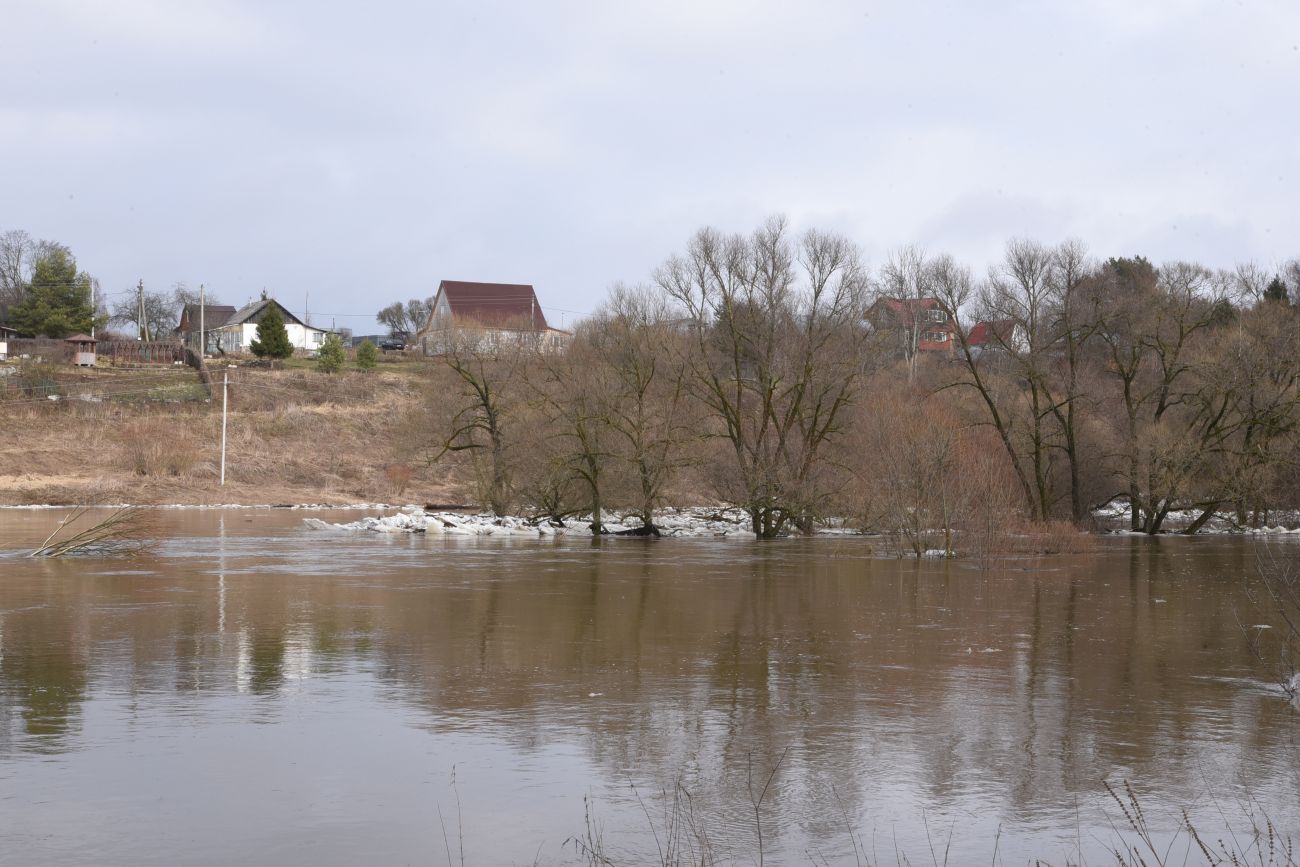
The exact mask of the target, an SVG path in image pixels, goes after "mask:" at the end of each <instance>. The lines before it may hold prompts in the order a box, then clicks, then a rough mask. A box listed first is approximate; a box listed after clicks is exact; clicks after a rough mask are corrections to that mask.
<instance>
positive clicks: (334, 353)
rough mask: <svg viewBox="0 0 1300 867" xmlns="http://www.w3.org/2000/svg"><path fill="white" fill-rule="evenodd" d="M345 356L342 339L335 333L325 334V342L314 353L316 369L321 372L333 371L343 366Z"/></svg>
mask: <svg viewBox="0 0 1300 867" xmlns="http://www.w3.org/2000/svg"><path fill="white" fill-rule="evenodd" d="M346 358H347V353H346V352H344V350H343V340H342V339H341V338H340V337H339V336H338V335H337V334H327V335H325V342H324V343H323V344H321V348H320V349H319V350H318V351H317V353H316V369H317V370H319V371H321V372H322V373H335V372H337V371H338V370H339V369H340V368H342V367H343V362H344V360H345V359H346Z"/></svg>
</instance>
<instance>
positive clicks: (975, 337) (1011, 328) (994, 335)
mask: <svg viewBox="0 0 1300 867" xmlns="http://www.w3.org/2000/svg"><path fill="white" fill-rule="evenodd" d="M1015 331H1016V321H1015V320H1014V319H997V320H992V321H984V322H976V323H975V327H974V328H972V329H971V330H970V336H968V337H967V338H966V342H967V343H969V344H970V345H971V346H983V345H984V344H986V343H992V342H993V341H995V340H996V341H997V342H998V343H1000V344H1004V345H1005V344H1009V343H1011V338H1012V336H1013V335H1014V334H1015Z"/></svg>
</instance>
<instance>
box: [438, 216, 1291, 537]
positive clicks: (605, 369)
mask: <svg viewBox="0 0 1300 867" xmlns="http://www.w3.org/2000/svg"><path fill="white" fill-rule="evenodd" d="M1265 278H1267V279H1265ZM1287 281H1290V285H1288V282H1287ZM1279 287H1280V288H1279ZM1297 289H1300V266H1296V265H1293V266H1290V270H1289V271H1283V273H1282V274H1281V275H1266V274H1264V272H1262V271H1260V270H1259V269H1252V268H1242V269H1238V270H1237V271H1235V272H1230V273H1229V272H1222V271H1214V270H1211V269H1207V268H1204V267H1202V266H1199V265H1194V264H1189V263H1170V264H1167V265H1164V266H1161V267H1155V266H1153V265H1151V264H1150V263H1149V262H1147V261H1146V260H1145V259H1142V258H1132V259H1110V260H1106V261H1097V260H1093V259H1091V258H1090V257H1089V256H1088V255H1087V253H1086V251H1085V250H1084V249H1083V247H1082V245H1080V244H1078V243H1076V242H1069V243H1065V244H1061V245H1058V246H1055V247H1049V246H1044V245H1041V244H1038V243H1036V242H1032V241H1022V240H1017V241H1013V242H1011V243H1010V244H1009V245H1008V247H1007V250H1006V255H1005V257H1004V258H1003V260H1002V261H1001V262H999V263H998V264H997V265H996V266H995V267H994V268H992V269H991V270H990V272H989V273H988V274H987V275H986V276H985V277H984V278H982V279H979V278H977V277H976V276H975V275H974V274H973V273H972V272H971V271H970V269H968V268H965V267H963V266H961V265H959V264H958V263H956V262H955V261H953V260H952V259H951V258H949V257H946V256H934V257H931V256H927V255H926V254H925V253H924V252H923V251H919V250H915V249H909V250H904V251H900V253H898V254H896V255H895V256H893V257H891V258H890V260H889V261H888V262H887V263H886V265H885V267H884V268H882V269H881V271H880V272H879V274H877V275H874V276H873V275H872V274H871V273H870V272H869V271H868V269H867V268H866V266H865V264H864V263H863V260H862V257H861V255H860V253H859V251H858V249H857V248H856V246H855V245H854V244H853V243H851V242H850V241H849V240H847V239H845V238H843V237H840V236H837V235H834V234H831V233H826V232H819V231H809V232H806V233H804V234H802V235H796V234H795V233H793V232H792V231H791V230H790V228H789V226H788V225H787V224H786V222H785V221H784V220H782V219H779V218H777V219H772V220H769V221H768V222H767V223H765V224H764V225H763V226H761V227H760V228H759V229H757V230H756V231H755V232H753V233H751V234H749V235H726V234H723V233H721V232H718V231H716V230H713V229H704V230H702V231H700V232H698V233H697V234H696V235H695V236H694V237H693V238H692V239H691V241H690V243H689V245H688V246H687V248H686V250H685V251H684V252H683V253H681V254H679V255H676V256H673V257H671V258H669V259H668V260H667V261H666V262H665V263H664V264H663V265H662V266H660V267H659V268H658V269H656V270H655V272H654V273H653V275H652V276H651V279H650V280H649V281H648V282H647V283H645V284H643V285H639V286H636V287H627V286H618V287H616V288H615V289H614V290H613V292H612V293H611V296H610V297H609V299H608V300H607V301H606V302H605V303H604V304H603V305H602V307H601V308H600V310H599V311H598V312H597V314H596V315H594V316H592V317H591V318H589V319H587V320H585V321H584V322H583V323H581V325H580V326H579V327H578V328H577V329H576V330H575V333H574V334H573V336H572V339H571V340H570V341H569V342H568V343H567V345H564V346H563V347H562V348H560V349H558V350H557V349H556V347H555V345H554V344H553V343H552V342H543V341H542V339H541V337H540V336H539V335H537V334H536V333H534V332H531V331H530V330H529V328H528V325H527V324H526V323H519V328H518V329H517V330H514V331H511V330H510V329H502V328H500V327H497V328H494V329H492V330H476V329H472V328H461V329H459V330H458V331H457V333H456V335H455V336H454V337H453V338H452V339H451V340H450V342H449V344H448V346H447V352H446V354H445V356H444V360H445V362H446V364H445V368H446V370H445V372H446V373H447V374H448V379H447V380H446V381H444V382H441V383H440V384H438V385H437V386H436V388H435V396H434V398H433V399H432V400H430V401H429V402H428V408H427V412H428V413H432V417H430V416H429V415H426V416H425V417H424V418H423V419H422V421H421V426H420V431H421V437H422V439H423V442H424V444H425V445H426V447H427V450H426V452H425V456H426V458H427V459H429V460H430V461H447V460H453V461H459V462H461V464H462V465H463V466H464V467H465V468H466V469H467V470H468V471H469V472H470V474H471V475H472V478H473V479H474V480H475V485H476V489H477V495H478V498H479V500H480V501H481V502H482V503H483V504H484V505H485V506H487V507H489V508H491V509H493V510H494V511H496V512H498V513H502V514H504V513H507V512H513V511H520V510H527V511H531V512H532V513H534V514H536V515H537V516H539V517H542V516H549V517H556V518H558V517H563V516H568V515H573V514H591V515H592V516H593V530H594V531H596V532H601V531H602V530H603V526H602V521H603V518H602V515H603V513H604V512H606V511H608V510H617V511H621V512H624V513H633V514H636V515H638V516H640V518H641V520H642V522H643V523H644V524H645V527H646V531H647V532H653V531H654V527H653V514H654V510H655V509H656V508H657V507H660V506H663V505H665V504H668V503H674V504H685V503H692V502H695V503H698V502H705V501H714V502H716V501H725V502H730V503H734V504H736V505H738V506H740V507H742V508H743V509H744V510H745V511H746V512H747V513H748V515H749V518H750V520H751V523H752V528H753V531H754V532H755V534H756V535H757V536H759V537H760V538H770V537H772V536H776V535H779V534H781V533H784V532H788V531H791V530H808V529H810V528H811V527H812V526H813V525H814V523H816V522H817V521H819V520H823V519H826V518H828V517H830V516H838V517H840V518H847V519H850V520H852V521H854V522H856V523H858V524H862V525H864V526H870V527H875V528H877V529H882V530H888V531H889V532H891V533H893V534H895V535H896V536H897V538H899V539H900V540H902V542H903V544H904V547H906V548H907V549H908V550H910V551H913V552H914V553H917V554H918V555H919V554H921V553H923V552H924V551H926V550H931V549H935V548H937V549H939V550H942V551H945V552H946V551H951V550H952V547H953V544H954V542H953V538H954V535H955V534H959V533H960V534H964V535H966V536H967V538H968V539H970V538H973V537H974V535H975V534H976V533H977V532H979V533H982V534H983V536H984V538H990V537H991V533H992V532H993V530H994V529H995V528H996V527H1005V526H1007V525H1008V524H1011V523H1015V522H1017V521H1028V522H1036V523H1040V524H1041V523H1045V522H1049V521H1053V520H1066V521H1071V522H1073V523H1074V524H1076V525H1081V526H1082V525H1087V524H1088V523H1089V522H1090V517H1091V514H1092V511H1093V509H1094V508H1095V507H1097V506H1098V505H1100V504H1103V503H1106V502H1108V501H1117V500H1122V501H1124V502H1127V503H1129V504H1131V507H1132V508H1131V513H1132V526H1133V528H1134V529H1140V530H1144V531H1146V532H1149V533H1154V532H1158V531H1160V530H1161V529H1162V528H1163V527H1164V523H1165V520H1166V518H1167V517H1168V516H1169V514H1170V513H1171V512H1174V511H1175V510H1194V512H1195V517H1194V520H1192V521H1191V526H1190V529H1191V530H1192V531H1195V530H1196V529H1198V528H1199V527H1200V526H1202V525H1203V523H1204V522H1205V521H1206V520H1209V518H1210V517H1211V516H1212V515H1214V514H1216V513H1219V512H1221V511H1223V510H1230V511H1231V512H1233V513H1235V515H1236V517H1237V520H1239V521H1241V522H1242V523H1251V522H1256V523H1257V522H1259V521H1262V520H1264V519H1265V518H1266V516H1267V513H1268V511H1269V510H1271V509H1276V508H1279V507H1283V506H1294V505H1296V504H1295V503H1294V502H1292V500H1294V493H1293V491H1294V482H1295V480H1296V478H1297V465H1296V451H1297V450H1296V446H1297V440H1296V432H1297V423H1298V422H1300V324H1298V319H1297V315H1296V311H1295V309H1294V308H1293V307H1292V306H1291V305H1290V303H1289V302H1288V300H1287V298H1288V294H1289V293H1290V292H1295V291H1296V290H1297ZM882 297H887V298H891V299H896V300H897V299H904V300H910V301H914V302H917V303H918V304H921V305H922V306H925V307H926V308H927V309H930V310H932V311H935V312H933V313H932V314H930V315H929V316H928V317H927V318H926V320H925V324H924V325H923V324H921V323H920V321H919V320H920V317H914V319H915V320H916V321H915V322H911V323H909V322H903V323H902V327H900V323H899V322H898V321H893V322H888V321H882V320H881V319H880V317H879V316H877V315H874V314H873V311H874V310H876V307H873V305H876V304H877V302H878V301H879V300H880V299H881V298H882ZM977 323H983V324H982V325H981V326H980V329H982V332H983V337H982V338H981V339H979V340H976V339H974V338H973V334H974V333H975V332H976V331H977V329H976V327H975V326H976V324H977ZM936 327H937V328H940V329H941V330H943V331H944V332H946V333H947V334H949V335H950V337H951V341H950V344H949V346H948V348H947V349H946V350H936V349H935V347H934V344H933V343H929V344H926V343H923V341H922V333H921V329H922V328H926V329H930V331H928V332H926V333H927V334H928V335H929V336H930V339H933V337H934V329H935V328H936ZM923 346H928V351H923V349H922V347H923Z"/></svg>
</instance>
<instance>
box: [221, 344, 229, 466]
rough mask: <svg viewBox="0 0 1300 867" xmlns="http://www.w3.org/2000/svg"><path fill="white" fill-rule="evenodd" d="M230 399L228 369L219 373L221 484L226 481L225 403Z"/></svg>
mask: <svg viewBox="0 0 1300 867" xmlns="http://www.w3.org/2000/svg"><path fill="white" fill-rule="evenodd" d="M229 399H230V371H229V370H225V371H222V374H221V484H223V485H224V484H225V483H226V403H227V402H228V401H229Z"/></svg>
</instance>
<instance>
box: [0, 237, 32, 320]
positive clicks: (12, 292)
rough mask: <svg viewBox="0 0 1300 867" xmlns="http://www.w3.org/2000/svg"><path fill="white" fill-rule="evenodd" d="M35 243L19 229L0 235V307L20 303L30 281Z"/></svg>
mask: <svg viewBox="0 0 1300 867" xmlns="http://www.w3.org/2000/svg"><path fill="white" fill-rule="evenodd" d="M35 258H36V242H35V241H33V240H32V237H31V236H30V235H28V234H27V233H26V232H24V231H23V230H21V229H10V230H9V231H7V232H4V233H3V234H0V307H10V306H14V305H17V304H19V303H21V302H22V300H23V298H24V297H25V296H26V293H27V283H28V281H29V280H31V276H32V274H31V270H32V263H33V262H34V260H35Z"/></svg>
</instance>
